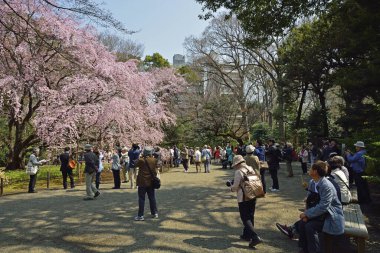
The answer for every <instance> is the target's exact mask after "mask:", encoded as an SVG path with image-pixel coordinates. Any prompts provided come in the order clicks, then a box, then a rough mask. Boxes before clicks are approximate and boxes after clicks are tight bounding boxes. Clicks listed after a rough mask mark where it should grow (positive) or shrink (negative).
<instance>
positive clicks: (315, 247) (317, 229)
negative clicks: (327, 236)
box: [298, 219, 324, 253]
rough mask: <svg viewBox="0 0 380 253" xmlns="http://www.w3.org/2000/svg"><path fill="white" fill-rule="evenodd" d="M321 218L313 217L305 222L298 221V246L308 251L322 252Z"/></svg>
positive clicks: (310, 252)
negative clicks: (313, 218)
mask: <svg viewBox="0 0 380 253" xmlns="http://www.w3.org/2000/svg"><path fill="white" fill-rule="evenodd" d="M323 223H324V221H323V220H319V219H315V220H309V221H307V222H304V221H302V220H301V221H300V222H298V229H299V233H300V236H299V240H298V246H299V247H300V248H302V249H303V250H304V252H308V253H317V252H323V246H322V241H321V239H322V236H321V234H322V228H323Z"/></svg>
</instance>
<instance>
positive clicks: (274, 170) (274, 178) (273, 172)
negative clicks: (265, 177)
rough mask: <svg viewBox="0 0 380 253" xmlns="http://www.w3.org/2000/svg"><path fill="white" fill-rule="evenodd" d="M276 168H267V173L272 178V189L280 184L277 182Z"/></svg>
mask: <svg viewBox="0 0 380 253" xmlns="http://www.w3.org/2000/svg"><path fill="white" fill-rule="evenodd" d="M277 172H278V168H274V169H273V168H269V173H270V176H271V178H272V182H273V183H272V188H273V189H277V190H278V189H280V186H279V184H278V176H277Z"/></svg>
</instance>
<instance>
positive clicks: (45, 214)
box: [0, 166, 305, 253]
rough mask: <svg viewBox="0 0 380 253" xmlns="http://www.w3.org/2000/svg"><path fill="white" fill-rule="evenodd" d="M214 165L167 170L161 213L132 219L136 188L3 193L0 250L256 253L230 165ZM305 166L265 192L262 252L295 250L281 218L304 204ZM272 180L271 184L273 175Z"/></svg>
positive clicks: (260, 216)
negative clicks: (229, 183)
mask: <svg viewBox="0 0 380 253" xmlns="http://www.w3.org/2000/svg"><path fill="white" fill-rule="evenodd" d="M218 167H219V166H212V171H211V173H209V174H205V173H195V168H194V167H190V171H191V172H189V173H184V172H183V171H182V169H179V168H176V169H172V170H171V171H170V172H168V173H165V174H162V185H163V186H162V188H161V189H160V190H158V192H157V202H158V209H159V216H160V217H159V219H157V220H154V219H150V218H149V217H150V215H149V211H148V210H149V208H148V206H147V205H148V203H147V202H146V206H145V217H146V220H145V221H142V222H141V221H140V222H136V221H134V220H133V218H134V216H135V215H136V213H137V192H136V190H131V189H127V186H126V184H123V185H122V188H123V189H120V190H112V189H111V188H112V185H111V184H102V185H101V192H102V194H101V195H100V196H99V198H98V199H97V200H95V201H83V200H82V198H83V197H84V195H85V191H84V187H83V186H80V187H77V188H76V189H75V190H68V191H66V190H41V191H39V192H38V193H37V194H26V193H23V194H15V195H8V196H4V197H1V198H0V252H12V253H13V252H183V253H185V252H197V253H198V252H250V251H252V249H249V248H248V242H244V241H240V240H239V238H238V236H239V235H240V234H241V232H242V225H241V221H240V219H239V213H238V208H237V201H236V197H235V195H234V194H233V193H230V192H229V189H228V188H227V187H226V186H225V181H226V180H227V179H230V178H232V176H233V171H232V170H222V169H220V168H218ZM300 174H301V168H300V167H298V166H297V167H296V166H295V176H294V177H293V178H287V177H286V172H285V169H284V166H282V169H281V170H280V173H279V180H280V192H276V193H271V192H269V193H268V194H267V196H266V197H265V198H262V199H259V200H258V204H257V207H256V215H255V227H256V230H257V233H258V234H259V235H260V236H261V237H262V238H263V239H264V241H265V243H263V244H260V245H258V246H257V250H256V252H268V253H275V252H297V251H298V247H297V242H296V241H291V240H289V239H287V238H286V237H285V236H283V235H282V234H281V233H280V232H278V230H277V229H276V227H275V222H281V223H287V224H290V223H291V222H294V221H295V220H296V218H297V217H298V215H299V213H300V211H299V210H298V209H300V208H302V207H303V204H302V199H303V197H304V195H305V191H304V190H303V189H302V187H301V178H300V177H301V176H300ZM267 184H268V186H270V185H271V179H270V176H269V175H267Z"/></svg>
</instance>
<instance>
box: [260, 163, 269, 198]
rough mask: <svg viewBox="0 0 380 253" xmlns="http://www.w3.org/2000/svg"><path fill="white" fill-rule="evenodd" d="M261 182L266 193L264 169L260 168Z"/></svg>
mask: <svg viewBox="0 0 380 253" xmlns="http://www.w3.org/2000/svg"><path fill="white" fill-rule="evenodd" d="M260 176H261V183H263V189H264V192H265V193H267V183H266V182H265V169H260Z"/></svg>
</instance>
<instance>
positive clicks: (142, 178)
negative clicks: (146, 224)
mask: <svg viewBox="0 0 380 253" xmlns="http://www.w3.org/2000/svg"><path fill="white" fill-rule="evenodd" d="M153 151H154V149H153V148H152V147H145V148H144V153H143V157H141V158H140V159H138V161H137V162H136V166H137V167H139V174H138V176H137V186H138V191H137V193H138V197H139V211H138V214H137V216H136V217H135V220H136V221H143V220H144V206H145V195H148V198H149V207H150V214H151V215H152V218H156V219H157V218H158V211H157V202H156V195H155V189H154V188H153V185H152V179H153V177H156V176H157V174H158V168H157V159H156V158H154V157H153Z"/></svg>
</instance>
